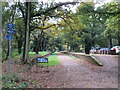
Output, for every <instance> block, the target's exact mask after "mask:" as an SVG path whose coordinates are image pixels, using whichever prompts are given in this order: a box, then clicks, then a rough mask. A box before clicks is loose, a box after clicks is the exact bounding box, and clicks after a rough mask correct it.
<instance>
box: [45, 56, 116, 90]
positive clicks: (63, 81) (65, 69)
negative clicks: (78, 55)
mask: <svg viewBox="0 0 120 90" xmlns="http://www.w3.org/2000/svg"><path fill="white" fill-rule="evenodd" d="M96 57H97V58H98V59H100V60H101V61H102V63H103V64H104V66H102V67H99V66H97V65H94V64H91V63H89V62H86V61H83V60H78V59H77V60H76V59H75V58H71V57H70V56H66V55H58V59H59V62H60V65H59V66H56V67H52V68H51V69H52V70H53V71H51V72H53V73H51V74H52V75H51V74H49V76H48V77H49V78H48V79H47V80H45V83H47V85H49V87H51V88H118V62H117V61H118V60H117V59H116V58H115V57H109V56H108V57H105V56H102V57H101V56H96Z"/></svg>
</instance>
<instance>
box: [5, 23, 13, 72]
mask: <svg viewBox="0 0 120 90" xmlns="http://www.w3.org/2000/svg"><path fill="white" fill-rule="evenodd" d="M13 34H14V24H12V23H9V24H7V34H6V36H5V38H6V39H7V40H8V43H9V44H8V49H9V50H8V51H9V56H8V72H10V64H11V61H10V59H11V48H12V47H11V40H12V35H13Z"/></svg>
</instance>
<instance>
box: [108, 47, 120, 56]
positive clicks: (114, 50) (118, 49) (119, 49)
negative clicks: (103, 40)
mask: <svg viewBox="0 0 120 90" xmlns="http://www.w3.org/2000/svg"><path fill="white" fill-rule="evenodd" d="M110 53H111V54H119V53H120V46H114V47H112V48H111V49H110Z"/></svg>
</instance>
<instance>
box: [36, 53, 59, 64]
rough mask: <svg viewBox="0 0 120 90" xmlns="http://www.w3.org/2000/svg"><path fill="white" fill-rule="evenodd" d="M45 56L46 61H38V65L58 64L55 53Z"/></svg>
mask: <svg viewBox="0 0 120 90" xmlns="http://www.w3.org/2000/svg"><path fill="white" fill-rule="evenodd" d="M47 58H48V63H39V64H38V65H41V66H56V65H58V58H57V55H50V56H48V57H47Z"/></svg>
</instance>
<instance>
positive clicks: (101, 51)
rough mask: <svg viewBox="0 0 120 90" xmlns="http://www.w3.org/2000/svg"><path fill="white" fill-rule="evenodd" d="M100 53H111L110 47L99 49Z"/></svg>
mask: <svg viewBox="0 0 120 90" xmlns="http://www.w3.org/2000/svg"><path fill="white" fill-rule="evenodd" d="M99 53H100V54H109V53H110V48H101V49H100V50H99Z"/></svg>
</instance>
